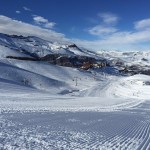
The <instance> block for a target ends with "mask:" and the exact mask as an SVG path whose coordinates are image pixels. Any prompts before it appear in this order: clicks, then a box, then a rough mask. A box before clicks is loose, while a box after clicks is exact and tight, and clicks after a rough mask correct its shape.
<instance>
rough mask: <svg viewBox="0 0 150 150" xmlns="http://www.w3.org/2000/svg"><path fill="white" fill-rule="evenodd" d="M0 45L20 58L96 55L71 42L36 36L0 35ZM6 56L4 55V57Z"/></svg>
mask: <svg viewBox="0 0 150 150" xmlns="http://www.w3.org/2000/svg"><path fill="white" fill-rule="evenodd" d="M0 45H1V46H4V47H7V48H9V49H11V50H12V51H13V52H14V53H16V52H18V56H20V55H22V56H30V57H36V56H37V57H44V56H46V55H48V54H65V55H71V56H74V55H82V56H90V57H91V56H92V55H93V56H95V55H96V54H95V53H94V52H90V51H87V50H82V49H80V48H79V47H77V46H76V45H75V44H73V43H70V42H63V41H59V42H58V41H57V42H56V41H46V40H43V39H41V38H38V37H34V36H28V37H24V36H17V35H6V34H2V33H0ZM5 51H6V50H5ZM7 55H8V54H7ZM9 55H10V54H9ZM14 55H15V54H14ZM5 56H6V55H5V54H3V57H5ZM15 56H16V55H15ZM1 57H2V55H1Z"/></svg>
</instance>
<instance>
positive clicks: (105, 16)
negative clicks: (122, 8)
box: [98, 13, 119, 25]
mask: <svg viewBox="0 0 150 150" xmlns="http://www.w3.org/2000/svg"><path fill="white" fill-rule="evenodd" d="M98 16H99V17H100V18H101V19H102V21H103V23H105V24H110V25H112V24H116V23H117V22H118V20H119V17H118V16H117V15H115V14H113V13H99V14H98Z"/></svg>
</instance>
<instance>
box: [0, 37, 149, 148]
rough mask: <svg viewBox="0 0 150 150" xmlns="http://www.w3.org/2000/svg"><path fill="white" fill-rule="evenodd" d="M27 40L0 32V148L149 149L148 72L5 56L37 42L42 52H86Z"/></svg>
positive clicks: (50, 43)
mask: <svg viewBox="0 0 150 150" xmlns="http://www.w3.org/2000/svg"><path fill="white" fill-rule="evenodd" d="M29 39H30V40H32V42H31V43H28V42H27V43H25V41H24V39H23V38H22V40H19V41H18V40H17V39H16V40H13V42H12V41H10V38H8V37H6V36H4V35H3V36H2V35H1V39H0V41H1V46H0V149H2V150H3V149H6V150H12V149H14V150H17V149H24V150H27V149H36V150H41V149H53V150H57V149H65V150H69V149H93V150H94V149H95V150H97V149H103V150H108V149H110V150H113V149H115V150H120V149H127V150H131V149H132V150H134V149H135V150H136V149H138V150H149V149H150V136H149V133H150V76H147V75H140V74H138V75H134V76H121V75H120V74H119V73H118V72H117V70H115V69H114V68H111V67H107V68H105V69H103V70H96V69H95V70H89V71H84V70H80V69H77V68H69V67H61V66H57V65H51V64H49V63H47V62H38V61H37V62H36V61H22V60H14V59H6V58H5V57H6V56H8V55H11V56H20V57H25V56H28V55H26V54H24V53H22V52H20V51H18V49H17V48H18V45H20V46H21V47H24V48H25V49H26V50H28V51H29V50H30V49H29V48H31V51H34V52H35V50H36V49H35V47H33V44H35V43H36V42H37V41H38V44H39V48H42V49H44V51H45V52H44V53H46V52H48V53H49V51H51V50H52V51H55V52H56V51H63V52H64V53H66V52H69V54H70V52H71V53H73V54H74V55H76V54H80V55H81V54H82V53H84V54H89V55H90V53H89V52H88V51H86V52H85V51H84V52H82V50H81V51H76V49H74V48H71V49H69V50H68V49H66V47H65V46H66V45H64V43H63V44H62V43H61V44H58V43H54V42H48V43H47V44H46V42H45V41H44V40H41V39H39V38H35V37H29ZM10 43H13V44H10ZM14 43H15V44H14ZM41 43H42V44H41ZM43 43H44V44H43ZM4 44H6V45H7V46H8V45H9V44H10V45H11V48H12V49H10V48H9V47H5V46H6V45H5V46H4ZM41 45H43V46H41ZM48 47H49V49H48ZM15 48H16V49H15ZM52 51H51V52H52ZM37 54H38V52H37ZM93 55H94V54H93ZM120 55H121V56H122V55H123V54H120ZM128 55H129V56H131V57H132V55H130V54H128ZM129 56H128V58H129ZM119 57H120V56H119ZM128 61H129V60H128ZM130 61H131V60H130ZM130 61H129V62H130ZM76 81H77V83H76Z"/></svg>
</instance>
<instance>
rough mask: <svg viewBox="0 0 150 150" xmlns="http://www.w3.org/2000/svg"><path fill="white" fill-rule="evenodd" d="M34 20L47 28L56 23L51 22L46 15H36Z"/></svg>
mask: <svg viewBox="0 0 150 150" xmlns="http://www.w3.org/2000/svg"><path fill="white" fill-rule="evenodd" d="M33 20H34V22H35V23H36V24H38V25H42V26H43V27H45V28H50V29H51V28H53V27H54V26H55V25H56V23H55V22H49V21H48V19H45V18H44V17H41V16H36V15H34V16H33Z"/></svg>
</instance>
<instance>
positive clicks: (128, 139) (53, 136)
mask: <svg viewBox="0 0 150 150" xmlns="http://www.w3.org/2000/svg"><path fill="white" fill-rule="evenodd" d="M149 107H150V102H149V101H145V102H143V103H141V104H139V105H138V106H136V107H134V108H130V109H126V110H123V111H116V112H32V113H31V112H22V113H21V112H18V113H16V112H14V113H6V112H5V113H1V118H0V149H1V150H3V149H36V150H41V149H52V150H59V149H61V150H63V149H64V150H70V149H83V150H84V149H85V150H86V149H94V150H101V149H102V150H109V149H110V150H120V149H121V150H122V149H124V150H131V149H132V150H149V149H150V110H148V108H149Z"/></svg>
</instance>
